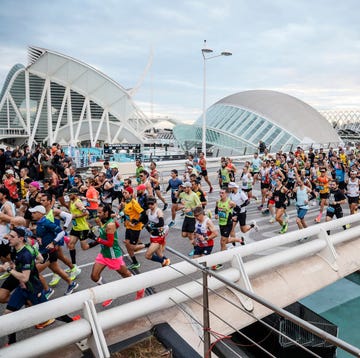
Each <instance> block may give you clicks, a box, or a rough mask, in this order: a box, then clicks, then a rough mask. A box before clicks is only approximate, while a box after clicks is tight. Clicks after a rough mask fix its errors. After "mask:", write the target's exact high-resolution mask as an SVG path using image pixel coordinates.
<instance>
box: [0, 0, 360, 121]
mask: <svg viewBox="0 0 360 358" xmlns="http://www.w3.org/2000/svg"><path fill="white" fill-rule="evenodd" d="M359 9H360V2H359V1H358V0H342V1H338V0H336V1H335V0H268V1H267V0H221V1H218V0H217V1H214V0H177V1H169V0H131V1H129V0H87V1H82V0H73V1H70V0H62V1H47V0H46V1H44V0H34V1H28V0H17V1H13V0H1V2H0V88H2V85H3V82H4V80H5V77H6V75H7V73H8V71H9V70H10V69H11V67H12V66H13V65H14V64H16V63H22V64H24V65H27V47H28V46H29V45H32V46H38V47H44V48H48V49H50V50H53V51H56V52H60V53H63V54H65V55H68V56H71V57H73V58H76V59H78V60H80V61H83V62H85V63H88V64H90V65H91V66H94V67H95V68H97V69H99V70H100V71H102V72H103V73H105V74H106V75H108V76H109V77H111V78H112V79H114V80H115V81H117V82H118V83H119V84H120V85H122V86H123V87H124V88H133V87H134V86H136V84H137V83H138V82H139V81H140V80H142V84H141V86H140V87H139V89H138V91H137V92H136V94H135V95H134V98H133V99H134V101H135V102H136V103H137V104H138V106H139V107H140V109H142V110H143V111H144V112H145V113H146V114H147V115H149V116H151V117H161V118H166V117H168V118H173V119H176V120H179V121H181V122H187V123H191V122H193V121H195V120H196V119H197V118H198V117H199V116H201V113H202V108H203V100H204V96H203V89H204V72H203V70H204V62H205V64H206V96H205V101H206V107H209V106H210V105H211V104H213V103H215V102H217V101H219V100H220V99H222V98H224V97H226V96H228V95H231V94H233V93H237V92H241V91H246V90H255V89H268V90H275V91H280V92H284V93H287V94H289V95H292V96H295V97H297V98H299V99H301V100H303V101H305V102H307V103H308V104H310V105H311V106H313V107H315V108H316V109H318V110H332V109H349V108H359V102H360V68H359V65H360V21H359ZM204 40H206V41H207V47H208V48H211V49H212V50H213V51H214V52H213V54H214V55H217V54H220V53H221V52H222V51H229V52H231V53H232V56H229V57H225V56H220V57H215V58H212V59H208V60H206V61H204V60H203V57H202V52H201V49H202V48H203V47H204ZM148 63H151V66H150V68H149V70H148V71H147V72H146V71H145V69H146V68H147V66H148ZM144 73H145V76H144Z"/></svg>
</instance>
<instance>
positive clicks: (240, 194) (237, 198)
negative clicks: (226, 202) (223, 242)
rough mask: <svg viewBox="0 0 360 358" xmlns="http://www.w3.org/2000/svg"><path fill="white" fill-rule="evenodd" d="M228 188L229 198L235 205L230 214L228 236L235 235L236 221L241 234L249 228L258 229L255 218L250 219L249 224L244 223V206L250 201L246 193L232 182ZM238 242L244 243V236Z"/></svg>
mask: <svg viewBox="0 0 360 358" xmlns="http://www.w3.org/2000/svg"><path fill="white" fill-rule="evenodd" d="M229 190H230V195H229V199H230V201H231V202H234V203H235V205H236V206H235V207H234V212H233V216H232V220H233V224H232V229H231V232H230V236H231V237H235V228H236V224H237V223H239V226H240V230H241V232H242V233H243V234H245V233H247V232H249V231H250V230H251V229H254V230H255V231H259V227H258V225H256V221H255V220H252V221H251V223H250V225H247V224H246V206H247V205H248V204H249V203H250V200H249V198H248V196H247V195H246V192H244V191H243V190H241V189H240V190H239V186H238V185H237V184H236V183H234V182H231V183H229ZM240 244H241V245H245V239H244V237H241V240H240Z"/></svg>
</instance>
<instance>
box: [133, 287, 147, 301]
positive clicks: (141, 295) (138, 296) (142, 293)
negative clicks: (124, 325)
mask: <svg viewBox="0 0 360 358" xmlns="http://www.w3.org/2000/svg"><path fill="white" fill-rule="evenodd" d="M144 296H145V288H142V289H141V290H139V291H137V292H136V296H135V300H140V299H142V298H144Z"/></svg>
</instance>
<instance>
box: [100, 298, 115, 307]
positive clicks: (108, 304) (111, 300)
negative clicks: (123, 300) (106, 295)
mask: <svg viewBox="0 0 360 358" xmlns="http://www.w3.org/2000/svg"><path fill="white" fill-rule="evenodd" d="M112 303H113V299H111V298H110V299H109V300H106V301H104V302H103V303H102V304H101V306H103V307H108V306H110V305H111V304H112Z"/></svg>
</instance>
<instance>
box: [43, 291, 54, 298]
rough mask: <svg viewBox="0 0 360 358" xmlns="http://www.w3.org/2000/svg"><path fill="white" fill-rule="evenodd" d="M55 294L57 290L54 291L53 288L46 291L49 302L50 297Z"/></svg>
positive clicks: (45, 294)
mask: <svg viewBox="0 0 360 358" xmlns="http://www.w3.org/2000/svg"><path fill="white" fill-rule="evenodd" d="M54 293H55V290H53V289H52V288H49V289H48V290H46V291H45V290H44V296H45V297H46V299H47V300H49V299H50V297H51V296H52V295H53V294H54Z"/></svg>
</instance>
